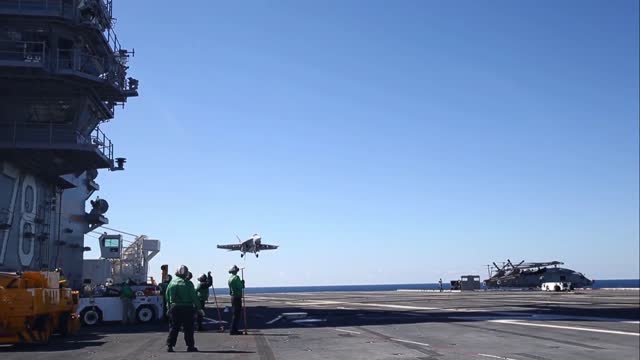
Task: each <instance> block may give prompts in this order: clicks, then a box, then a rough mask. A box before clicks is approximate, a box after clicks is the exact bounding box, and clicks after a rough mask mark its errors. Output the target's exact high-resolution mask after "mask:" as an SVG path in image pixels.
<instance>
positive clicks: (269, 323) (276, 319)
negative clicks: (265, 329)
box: [266, 315, 282, 325]
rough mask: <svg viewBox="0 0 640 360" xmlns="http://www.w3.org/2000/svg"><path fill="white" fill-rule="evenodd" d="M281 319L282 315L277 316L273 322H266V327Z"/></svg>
mask: <svg viewBox="0 0 640 360" xmlns="http://www.w3.org/2000/svg"><path fill="white" fill-rule="evenodd" d="M281 319H282V315H278V316H276V317H275V318H274V319H273V320H271V321H267V322H266V324H267V325H271V324H273V323H275V322H276V321H280V320H281Z"/></svg>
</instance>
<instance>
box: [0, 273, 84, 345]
mask: <svg viewBox="0 0 640 360" xmlns="http://www.w3.org/2000/svg"><path fill="white" fill-rule="evenodd" d="M77 304H78V292H77V291H72V290H71V289H70V288H68V287H65V280H64V279H63V278H62V276H61V274H60V273H59V272H57V271H43V272H38V271H27V272H18V273H5V272H0V344H18V343H37V344H46V343H48V342H49V339H50V338H51V335H52V334H54V333H57V334H61V335H69V334H74V333H76V332H77V331H78V330H79V329H80V319H79V318H78V315H77V314H76V313H75V310H76V307H77Z"/></svg>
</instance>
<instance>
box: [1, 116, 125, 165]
mask: <svg viewBox="0 0 640 360" xmlns="http://www.w3.org/2000/svg"><path fill="white" fill-rule="evenodd" d="M0 144H3V146H6V145H13V146H19V145H30V144H33V145H38V146H42V145H49V146H51V147H52V148H55V147H56V146H58V145H59V146H60V147H62V148H64V147H65V145H83V146H86V147H92V148H94V149H96V150H97V151H99V152H100V153H101V154H102V155H104V156H105V157H106V158H108V159H109V160H111V161H113V143H112V142H111V140H110V139H109V138H108V137H107V136H106V135H105V133H104V132H103V131H102V130H100V128H99V127H96V128H95V129H93V130H92V131H91V132H90V133H89V134H88V135H84V134H82V133H81V132H80V131H78V130H77V129H74V128H73V127H71V126H69V125H60V124H54V123H53V122H51V121H50V122H43V123H38V124H25V123H22V124H19V123H18V122H17V121H15V122H14V123H13V124H11V123H9V124H7V123H4V124H0Z"/></svg>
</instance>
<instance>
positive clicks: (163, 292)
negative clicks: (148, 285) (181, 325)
mask: <svg viewBox="0 0 640 360" xmlns="http://www.w3.org/2000/svg"><path fill="white" fill-rule="evenodd" d="M171 279H172V278H171V275H167V277H166V278H165V279H164V281H163V282H161V283H160V296H161V297H162V316H163V317H164V319H169V317H168V314H167V297H166V294H167V286H169V283H170V282H171Z"/></svg>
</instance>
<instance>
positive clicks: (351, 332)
mask: <svg viewBox="0 0 640 360" xmlns="http://www.w3.org/2000/svg"><path fill="white" fill-rule="evenodd" d="M333 330H335V331H342V332H346V333H349V334H356V335H360V334H362V333H359V332H357V331H352V330H345V329H337V328H336V329H333Z"/></svg>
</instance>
